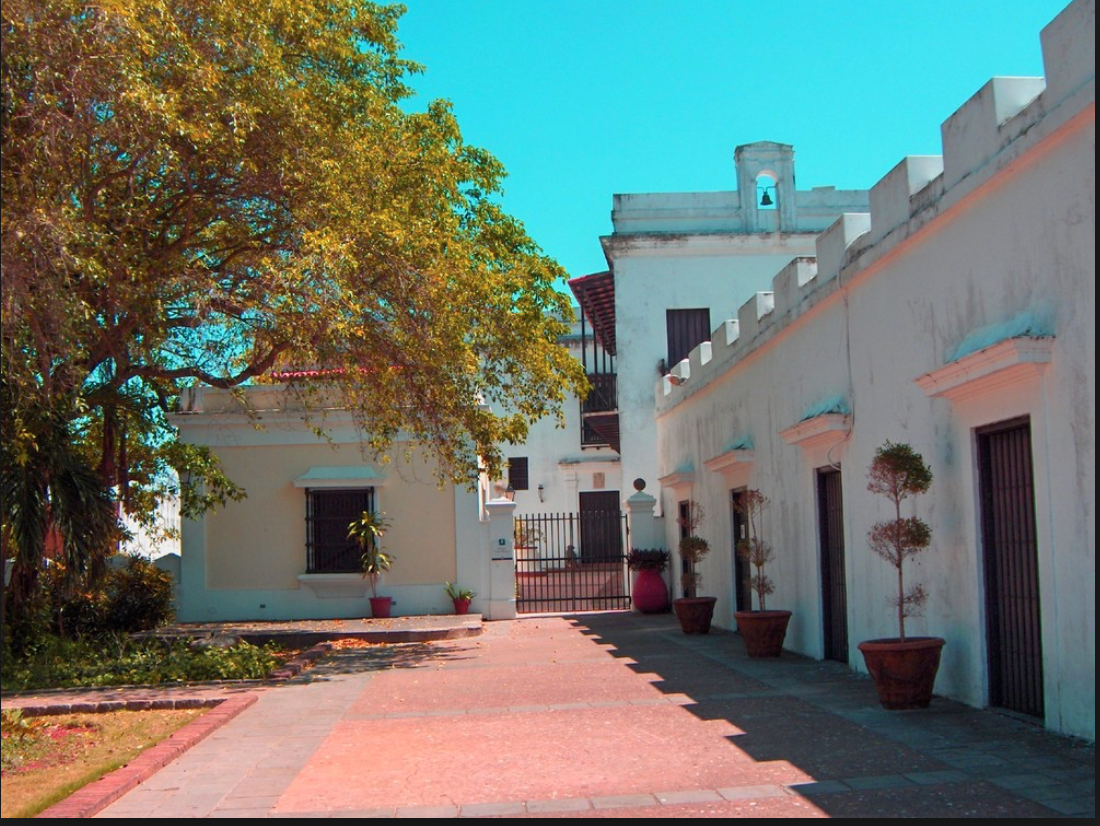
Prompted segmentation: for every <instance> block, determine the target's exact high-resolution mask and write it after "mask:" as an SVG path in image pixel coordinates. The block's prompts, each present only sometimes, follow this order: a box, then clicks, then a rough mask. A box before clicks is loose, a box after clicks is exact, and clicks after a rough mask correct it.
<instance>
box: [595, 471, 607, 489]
mask: <svg viewBox="0 0 1100 826" xmlns="http://www.w3.org/2000/svg"><path fill="white" fill-rule="evenodd" d="M603 486H604V475H603V474H602V473H593V474H592V487H593V488H594V489H595V490H603Z"/></svg>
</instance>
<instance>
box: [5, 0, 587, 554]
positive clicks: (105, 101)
mask: <svg viewBox="0 0 1100 826" xmlns="http://www.w3.org/2000/svg"><path fill="white" fill-rule="evenodd" d="M401 11H402V9H401V8H400V7H385V6H380V5H375V4H373V3H369V2H365V0H269V2H263V3H245V2H241V1H240V0H228V1H227V0H10V2H9V0H5V2H4V8H3V21H2V37H3V50H2V51H3V56H2V94H3V111H2V118H3V120H2V149H3V170H2V199H3V223H2V228H0V242H2V255H3V261H2V265H3V267H2V269H3V276H2V278H3V332H2V345H3V353H2V365H0V366H2V369H3V382H4V385H5V393H6V394H7V395H8V398H11V399H13V400H14V402H13V407H8V406H6V407H5V409H4V411H3V416H4V421H5V429H6V431H7V432H8V433H9V434H14V437H15V439H16V441H15V442H14V444H13V445H9V447H10V448H11V449H10V452H9V456H10V457H14V460H15V461H17V463H21V465H26V464H27V463H28V462H32V461H34V457H35V456H36V455H38V451H37V450H36V449H35V444H36V443H35V437H34V435H33V434H34V433H35V432H36V428H34V427H31V428H26V427H22V426H21V425H20V422H21V421H22V422H25V421H26V417H27V416H32V415H37V413H36V411H37V412H39V413H40V412H41V411H53V412H52V413H51V414H50V415H54V414H55V413H57V412H58V411H61V415H62V416H63V418H65V419H66V421H65V422H64V427H67V428H68V429H69V431H70V432H72V433H73V434H74V439H77V440H78V441H79V445H80V448H79V449H80V450H82V451H83V452H84V453H85V454H86V457H87V459H88V461H89V462H90V463H91V465H92V466H93V467H96V468H97V469H98V470H99V472H100V475H101V477H102V478H103V479H104V480H105V484H106V486H107V487H108V488H109V489H113V490H115V491H119V493H117V495H118V496H119V497H120V498H132V499H134V500H135V501H134V502H132V503H131V509H133V510H136V511H140V510H141V505H142V500H141V496H142V495H144V494H147V493H148V491H149V490H150V485H154V484H155V482H156V480H158V479H163V478H165V477H164V474H163V467H164V466H165V465H166V464H169V463H170V464H175V465H184V466H193V467H194V469H195V470H196V471H197V472H198V474H199V475H200V476H205V477H206V478H207V479H208V481H210V482H211V483H213V484H212V486H211V485H208V487H207V490H208V491H212V492H213V496H214V498H215V499H217V498H218V496H219V495H221V496H224V495H227V494H232V493H233V489H232V486H231V485H230V484H229V483H228V482H227V480H224V479H220V478H219V476H218V474H217V472H216V468H215V467H214V466H213V464H212V463H211V462H210V461H209V457H208V456H205V455H203V454H202V453H201V452H198V451H194V450H188V449H186V448H185V447H184V446H181V445H179V444H178V443H176V442H175V440H174V439H173V438H172V435H171V432H170V430H169V429H168V428H167V427H166V426H165V423H164V418H163V414H164V412H165V411H167V410H169V409H170V408H171V406H172V405H173V403H174V400H175V399H176V398H178V395H179V392H180V389H181V387H183V386H185V385H188V384H193V383H199V382H202V383H206V384H209V385H213V386H217V387H234V386H238V385H241V384H243V383H247V382H249V381H250V380H256V379H258V378H259V377H262V376H264V375H265V374H268V373H269V372H270V371H271V370H272V368H279V367H281V368H286V367H288V366H290V367H297V368H323V369H322V370H320V371H314V372H318V373H319V375H318V376H316V377H315V378H313V379H310V378H308V377H305V376H303V377H300V378H299V379H298V381H299V382H309V381H311V380H312V381H316V382H323V384H324V389H323V394H324V396H325V398H326V400H327V401H326V403H327V404H331V403H332V394H334V393H335V394H338V396H339V397H340V399H341V400H342V403H343V405H344V406H346V407H347V408H349V409H351V410H353V411H354V412H355V415H356V416H357V418H358V420H359V424H360V425H361V426H362V428H363V431H364V432H365V433H369V434H371V435H370V437H369V438H370V439H371V442H372V446H373V447H375V448H380V447H382V446H383V445H385V444H386V443H387V442H388V441H389V440H391V439H392V438H393V437H394V436H395V435H396V434H398V433H399V432H404V433H409V434H411V435H412V436H413V437H415V438H417V439H420V440H422V441H424V442H427V443H429V444H431V445H433V446H434V448H435V450H436V452H437V454H438V455H439V457H440V458H441V459H442V460H443V465H444V466H445V467H446V468H447V469H448V471H449V472H450V473H452V474H453V475H454V476H455V477H456V478H466V479H470V478H472V477H473V475H474V474H475V473H476V469H477V466H476V458H475V457H476V456H477V455H478V454H481V455H483V456H487V457H488V458H489V461H490V464H491V465H493V466H496V465H498V464H499V462H500V455H499V452H498V450H497V448H496V445H498V444H501V443H504V442H508V441H517V440H521V439H522V438H523V437H524V435H525V433H526V428H527V425H528V423H529V422H530V421H532V420H534V419H536V418H538V417H540V416H543V415H546V414H550V413H553V412H555V411H556V410H557V409H558V407H559V405H560V403H561V401H562V400H563V399H564V397H565V394H566V393H567V392H569V391H570V390H579V389H581V388H582V387H583V385H584V378H583V376H582V374H581V371H580V369H579V367H578V366H577V365H576V364H575V363H573V362H572V361H571V360H570V359H569V358H568V356H567V354H566V352H565V350H564V349H562V348H561V347H559V346H558V345H557V343H556V342H557V339H558V337H559V336H560V335H561V334H562V333H563V332H564V331H565V328H564V325H563V323H562V321H561V320H560V319H564V318H565V317H566V316H567V315H568V313H569V308H568V304H567V302H566V299H565V298H564V297H563V296H562V295H561V294H560V293H558V292H557V291H555V289H554V282H555V281H556V280H557V279H559V278H561V277H562V276H563V272H562V271H561V269H560V268H559V267H558V266H557V265H556V264H555V263H554V262H553V261H552V260H550V259H549V258H547V257H546V256H544V255H543V254H542V253H541V251H540V250H539V248H538V247H537V245H536V244H535V243H534V242H533V241H532V240H531V238H529V237H528V236H527V234H526V232H525V231H524V229H523V227H522V226H521V225H520V223H519V222H517V221H516V220H514V219H513V218H511V217H509V216H508V215H506V214H505V213H504V212H503V211H502V210H501V209H500V208H499V206H498V200H497V197H496V196H497V195H498V194H499V192H500V185H501V181H502V179H503V176H504V170H503V168H502V167H501V165H500V164H499V163H498V162H497V161H496V160H495V159H494V158H493V157H492V156H491V155H489V154H488V153H487V152H485V151H483V150H481V149H478V148H476V147H473V146H470V145H468V144H466V143H465V142H464V141H463V139H462V135H461V133H460V130H459V127H458V124H457V123H456V120H455V118H454V116H453V114H452V112H451V109H450V107H449V106H448V104H446V103H445V102H440V101H436V102H432V103H430V104H428V105H427V107H426V109H424V110H423V111H414V112H409V111H406V109H407V108H410V107H404V108H403V106H402V102H403V101H405V99H407V98H408V97H409V96H410V94H411V93H410V89H409V87H408V86H407V85H406V81H407V79H408V77H409V74H410V73H412V72H415V71H418V67H417V66H416V65H415V64H413V63H410V62H408V61H407V60H405V59H403V58H402V57H401V56H400V53H399V44H398V42H397V40H396V31H397V23H398V19H399V16H400V14H401ZM301 372H302V373H306V372H309V371H306V370H302V371H301ZM305 389H306V390H308V389H309V388H305ZM305 395H306V396H308V395H309V393H308V392H307V393H306V394H305ZM492 411H496V412H495V413H494V412H492ZM54 426H55V427H56V426H61V425H57V423H56V422H55V424H54ZM199 504H200V505H208V504H210V501H209V500H207V501H205V502H201V503H199ZM9 515H10V508H9V507H8V504H7V503H5V519H6V520H7V518H8V516H9ZM5 534H6V535H7V532H5Z"/></svg>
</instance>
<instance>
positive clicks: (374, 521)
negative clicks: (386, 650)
mask: <svg viewBox="0 0 1100 826" xmlns="http://www.w3.org/2000/svg"><path fill="white" fill-rule="evenodd" d="M389 527H390V525H389V522H388V521H387V520H386V514H384V513H382V512H379V511H363V513H362V514H360V516H359V518H358V519H356V520H354V521H353V522H352V523H351V524H350V525H348V539H351V540H354V541H355V542H356V544H358V545H359V550H360V556H359V566H360V570H361V571H362V572H363V577H364V578H365V579H369V580H370V592H371V598H370V612H371V616H372V617H379V618H385V617H388V616H389V615H390V611H391V609H392V607H393V597H380V596H378V579H379V578H380V577H381V576H382V574H384V573H385V572H386V571H388V570H389V569H390V568H392V567H393V557H392V556H391V555H390V554H387V553H386V552H384V551H383V550H382V545H381V543H380V541H379V540H381V539H382V536H383V535H384V534H385V533H386V531H387V530H388V529H389Z"/></svg>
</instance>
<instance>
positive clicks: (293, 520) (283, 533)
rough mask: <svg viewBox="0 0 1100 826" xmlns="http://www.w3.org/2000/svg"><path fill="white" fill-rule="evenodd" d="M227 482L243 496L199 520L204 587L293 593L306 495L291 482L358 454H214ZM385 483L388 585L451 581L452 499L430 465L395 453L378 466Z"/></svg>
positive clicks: (262, 450)
mask: <svg viewBox="0 0 1100 826" xmlns="http://www.w3.org/2000/svg"><path fill="white" fill-rule="evenodd" d="M216 454H217V456H218V458H219V459H220V460H221V462H222V467H223V469H224V471H225V472H226V474H227V475H228V476H229V478H231V479H233V481H234V482H236V483H237V484H239V485H241V486H242V487H244V488H245V490H246V491H247V492H248V498H247V499H245V500H244V501H242V502H234V503H230V504H228V505H227V506H226V507H224V508H220V509H218V510H216V511H214V512H213V513H211V514H209V515H207V517H206V519H205V529H206V554H207V564H206V585H207V587H208V588H209V589H211V590H218V589H238V590H278V589H297V588H298V587H299V581H298V576H299V575H300V574H303V573H305V570H306V522H305V517H306V491H305V490H304V489H303V488H297V487H295V486H294V484H293V483H294V480H295V479H296V478H297V477H299V476H301V475H302V474H304V473H306V472H307V471H308V470H309V469H310V467H313V466H338V465H359V464H363V463H364V462H363V458H362V456H361V454H360V453H359V450H358V448H357V447H354V446H343V447H338V448H332V447H329V446H328V445H326V444H317V445H315V446H310V445H248V446H244V447H219V448H217V449H216ZM377 467H378V469H379V471H380V472H381V473H382V474H383V475H384V476H385V481H384V483H383V484H381V485H380V486H378V487H376V490H375V497H376V498H375V507H376V509H378V510H381V511H385V513H386V515H387V518H388V519H389V520H390V522H391V523H392V527H391V529H390V530H389V531H388V532H387V533H386V536H385V538H384V540H383V543H382V544H383V547H384V548H385V549H386V551H387V552H388V553H390V554H392V555H393V556H394V557H395V562H394V565H393V569H392V570H391V571H390V572H389V573H387V574H386V575H385V582H386V584H387V585H394V586H396V585H424V584H439V583H442V582H444V581H453V580H454V579H455V541H456V540H455V495H454V489H453V487H452V486H450V485H447V486H446V487H444V488H442V489H441V488H439V486H438V485H437V483H436V479H435V477H434V475H433V465H432V464H431V463H430V461H425V460H423V459H420V458H416V457H414V458H413V459H412V460H411V461H406V459H405V458H404V456H403V454H402V453H400V452H398V453H397V454H396V455H395V457H394V459H393V461H392V462H391V463H390V464H388V465H379V466H377Z"/></svg>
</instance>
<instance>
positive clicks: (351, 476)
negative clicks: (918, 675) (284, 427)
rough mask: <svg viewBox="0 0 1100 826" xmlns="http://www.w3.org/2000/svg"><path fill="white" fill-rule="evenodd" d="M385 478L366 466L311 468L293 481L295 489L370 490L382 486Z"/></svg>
mask: <svg viewBox="0 0 1100 826" xmlns="http://www.w3.org/2000/svg"><path fill="white" fill-rule="evenodd" d="M385 482H386V477H385V476H383V475H382V474H381V473H379V472H378V471H377V470H375V469H374V468H372V467H367V466H366V465H338V466H334V467H311V468H310V469H309V470H307V471H306V472H305V473H303V474H302V475H301V476H299V477H298V478H297V479H295V480H294V487H296V488H372V487H378V486H379V485H383V484H385Z"/></svg>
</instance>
